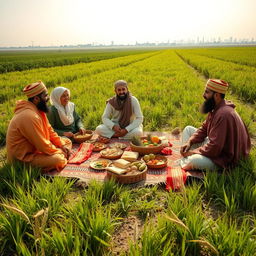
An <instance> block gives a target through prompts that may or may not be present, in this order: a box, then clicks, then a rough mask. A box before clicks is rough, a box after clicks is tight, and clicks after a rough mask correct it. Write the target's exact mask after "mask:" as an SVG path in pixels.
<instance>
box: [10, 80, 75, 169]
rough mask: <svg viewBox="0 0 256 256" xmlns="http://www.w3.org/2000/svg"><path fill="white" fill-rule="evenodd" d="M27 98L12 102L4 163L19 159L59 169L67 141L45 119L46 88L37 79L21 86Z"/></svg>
mask: <svg viewBox="0 0 256 256" xmlns="http://www.w3.org/2000/svg"><path fill="white" fill-rule="evenodd" d="M23 92H24V94H25V95H26V96H27V97H28V100H19V101H18V102H17V103H16V108H15V110H14V116H13V118H12V119H11V121H10V124H9V127H8V130H7V136H6V146H7V159H8V162H13V161H22V162H26V163H30V164H31V165H32V166H35V167H40V168H42V169H43V171H49V170H51V169H57V170H58V171H60V170H61V169H63V168H64V166H65V165H66V164H67V159H68V157H69V154H70V148H71V141H70V140H69V139H63V138H60V137H59V136H58V135H57V133H55V132H54V130H53V128H52V127H51V125H50V124H49V122H48V119H47V117H46V113H47V111H48V107H47V104H46V103H47V101H48V100H49V96H48V92H47V88H46V87H45V85H44V84H43V82H41V81H39V82H36V83H33V84H30V85H27V86H26V87H25V88H24V89H23Z"/></svg>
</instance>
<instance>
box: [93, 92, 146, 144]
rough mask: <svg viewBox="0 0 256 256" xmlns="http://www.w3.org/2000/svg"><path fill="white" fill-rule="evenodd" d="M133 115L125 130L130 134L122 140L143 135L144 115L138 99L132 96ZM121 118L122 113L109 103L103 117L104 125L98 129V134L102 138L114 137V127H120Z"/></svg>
mask: <svg viewBox="0 0 256 256" xmlns="http://www.w3.org/2000/svg"><path fill="white" fill-rule="evenodd" d="M131 105H132V115H131V117H130V123H129V125H128V126H126V127H125V129H126V130H127V131H128V133H127V134H126V135H125V136H124V137H120V139H131V137H133V136H135V135H138V136H142V134H143V126H142V122H143V115H142V112H141V108H140V103H139V101H138V100H137V98H136V97H134V96H131ZM120 116H121V111H119V110H116V109H115V108H114V107H113V106H112V105H111V104H110V103H107V105H106V108H105V111H104V113H103V115H102V122H103V124H101V125H99V126H97V127H96V133H97V134H99V135H100V136H103V137H106V138H111V137H112V136H113V135H114V133H115V132H114V131H113V130H112V129H113V126H114V125H118V121H119V119H120Z"/></svg>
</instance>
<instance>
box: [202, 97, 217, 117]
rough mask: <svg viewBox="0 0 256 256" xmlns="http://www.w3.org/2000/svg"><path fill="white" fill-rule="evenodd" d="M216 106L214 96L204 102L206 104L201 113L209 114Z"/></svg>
mask: <svg viewBox="0 0 256 256" xmlns="http://www.w3.org/2000/svg"><path fill="white" fill-rule="evenodd" d="M215 105H216V104H215V101H214V98H213V96H212V97H211V98H210V99H208V100H205V101H204V103H203V104H202V106H201V109H200V112H201V113H203V114H207V113H209V112H211V111H212V110H213V109H214V108H215Z"/></svg>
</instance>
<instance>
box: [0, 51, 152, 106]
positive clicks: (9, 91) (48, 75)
mask: <svg viewBox="0 0 256 256" xmlns="http://www.w3.org/2000/svg"><path fill="white" fill-rule="evenodd" d="M154 54H156V53H155V52H153V53H152V52H150V53H144V54H138V55H132V56H125V57H119V58H115V59H114V60H113V59H110V60H102V61H97V62H94V63H81V64H75V65H68V66H65V67H53V68H40V69H33V70H29V71H28V70H27V71H22V72H9V73H6V74H0V89H1V95H0V103H3V102H5V101H9V100H11V99H12V98H13V97H14V96H21V95H22V89H23V87H24V86H25V85H27V84H29V83H32V82H34V81H38V80H42V81H44V82H45V83H46V84H47V86H48V87H55V86H58V85H60V84H61V83H64V82H72V81H75V80H77V79H79V78H81V77H84V76H90V75H92V74H97V73H100V72H105V71H107V70H110V69H115V68H118V67H125V66H127V65H129V64H131V63H134V62H136V61H140V60H143V59H145V58H149V57H150V56H152V55H154Z"/></svg>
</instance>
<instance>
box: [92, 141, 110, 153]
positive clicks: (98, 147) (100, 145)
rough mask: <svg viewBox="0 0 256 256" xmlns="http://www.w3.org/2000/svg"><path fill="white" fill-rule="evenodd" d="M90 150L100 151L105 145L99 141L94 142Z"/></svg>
mask: <svg viewBox="0 0 256 256" xmlns="http://www.w3.org/2000/svg"><path fill="white" fill-rule="evenodd" d="M92 144H93V149H92V151H101V150H102V149H104V148H106V147H107V145H106V144H104V143H101V142H94V143H92Z"/></svg>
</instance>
